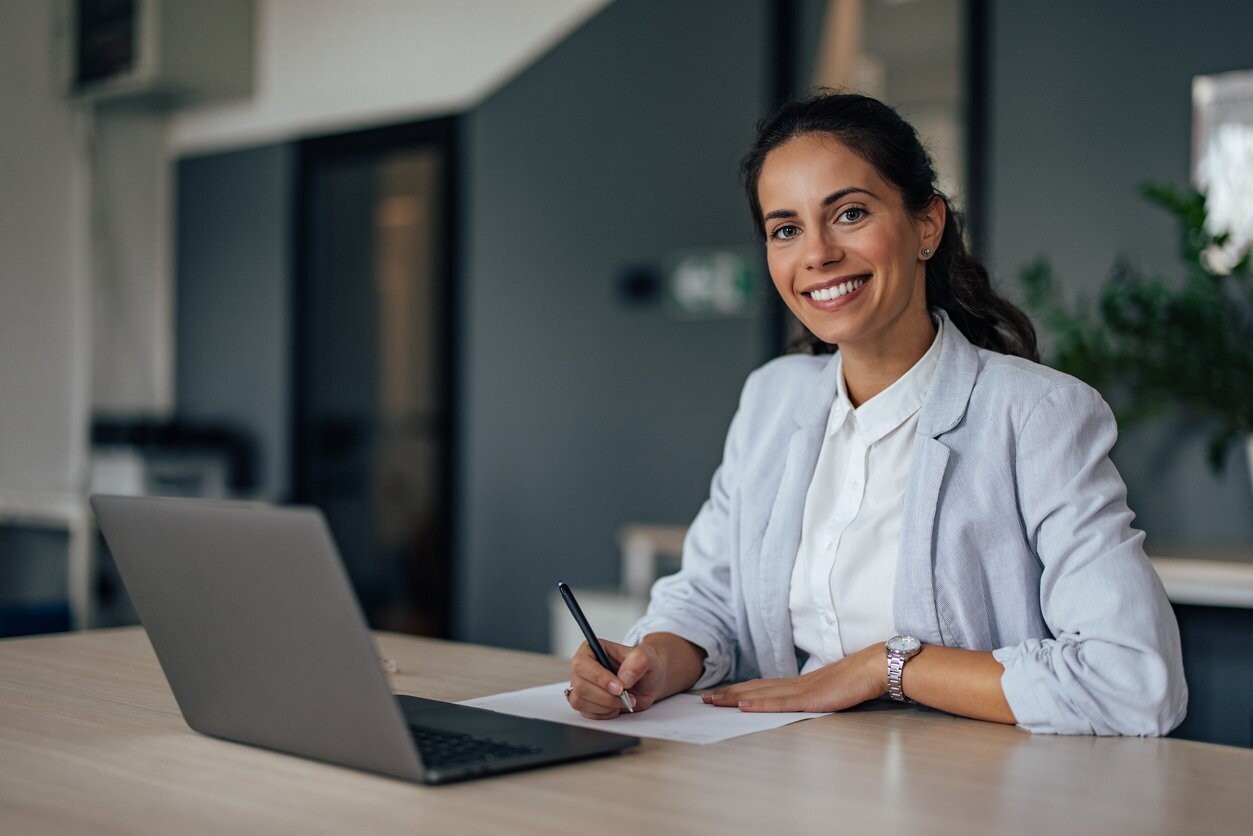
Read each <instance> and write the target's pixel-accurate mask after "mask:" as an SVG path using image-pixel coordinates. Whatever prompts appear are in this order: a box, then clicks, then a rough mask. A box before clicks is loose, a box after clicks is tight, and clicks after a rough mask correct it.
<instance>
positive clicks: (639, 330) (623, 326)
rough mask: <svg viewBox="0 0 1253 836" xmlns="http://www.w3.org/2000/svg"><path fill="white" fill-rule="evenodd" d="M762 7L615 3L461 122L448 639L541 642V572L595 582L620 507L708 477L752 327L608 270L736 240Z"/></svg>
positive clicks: (599, 582) (643, 512) (623, 516)
mask: <svg viewBox="0 0 1253 836" xmlns="http://www.w3.org/2000/svg"><path fill="white" fill-rule="evenodd" d="M769 5H770V4H769V3H766V2H757V0H735V2H723V1H722V0H701V2H694V1H693V2H684V3H654V2H648V1H647V0H630V1H628V0H619V2H617V3H614V4H612V5H611V6H609V7H608V8H607V9H606V10H605V11H603V12H601V13H600V14H599V15H598V16H596V17H595V18H594V19H592V20H591V21H590V22H588V23H587V24H586V25H585V26H584V27H583V28H581V29H580V30H579V31H577V32H576V33H574V35H573V36H572V37H570V38H569V39H568V40H566V41H564V42H563V43H561V44H560V45H559V46H557V47H556V48H555V49H554V50H553V51H552V52H550V53H549V54H548V55H546V56H545V57H544V58H543V59H541V60H540V61H539V62H538V63H536V64H535V65H534V66H532V67H531V68H530V69H528V70H527V71H526V72H525V73H523V74H522V75H521V76H519V77H518V78H516V79H515V80H513V81H512V82H510V83H509V84H508V85H507V86H505V87H504V88H503V89H501V90H500V91H499V92H497V93H496V94H494V95H493V96H492V97H491V98H489V99H488V100H487V101H486V102H484V103H483V104H482V105H481V106H480V107H478V108H476V109H475V110H473V111H472V112H471V113H470V115H469V117H468V119H467V133H468V139H467V145H466V157H465V160H464V169H465V178H466V179H465V191H464V196H465V199H466V201H467V205H466V212H465V224H464V227H465V241H464V248H463V249H464V252H465V254H466V259H467V260H466V262H465V264H464V276H465V279H464V283H463V286H462V287H461V288H459V290H458V293H459V295H460V298H461V310H462V320H461V323H460V327H461V334H462V353H461V368H460V380H461V381H462V386H463V391H462V397H461V418H462V421H461V424H460V431H461V438H460V450H461V456H460V462H459V465H460V466H459V470H458V474H459V478H460V479H461V484H460V490H459V492H458V496H457V499H458V504H459V508H460V513H459V517H458V531H459V548H458V558H459V565H458V567H457V576H456V582H457V603H458V607H457V612H458V613H459V616H460V618H459V621H458V625H457V627H458V637H459V638H464V639H469V640H472V641H479V642H487V643H490V644H496V645H505V646H512V647H523V648H531V649H545V648H546V646H547V624H546V619H547V609H546V606H547V601H548V595H549V593H550V591H551V590H552V588H553V585H554V584H555V582H556V580H557V579H558V578H565V579H566V580H568V581H569V582H570V583H571V584H572V585H573V586H574V587H575V589H576V590H577V589H578V588H580V587H588V586H601V587H604V586H612V585H615V584H616V583H617V581H618V565H619V563H618V555H617V548H616V544H615V542H614V532H615V530H616V529H617V527H618V526H619V525H621V524H623V523H626V522H631V521H645V522H663V523H687V522H689V521H690V518H691V517H692V516H693V515H694V514H695V513H696V511H697V510H698V508H699V506H700V503H701V502H702V501H703V499H704V498H705V496H707V494H708V484H709V478H710V476H711V475H712V472H713V470H714V468H715V466H716V465H717V463H718V460H719V458H720V455H721V445H722V440H723V434H724V432H725V430H726V427H727V424H728V422H729V421H730V418H731V415H732V413H733V411H734V408H735V404H736V400H737V397H738V393H739V388H740V385H741V384H742V382H743V379H744V376H745V375H746V373H747V372H748V371H749V370H750V369H752V368H753V367H754V366H756V365H758V364H759V363H760V362H761V361H762V360H763V358H764V357H765V356H766V353H767V349H766V347H765V345H764V339H765V334H766V329H765V326H764V325H763V323H762V320H761V319H760V318H746V319H738V320H715V321H680V320H676V319H672V318H670V317H668V316H666V315H665V314H664V313H663V312H662V310H661V309H660V308H658V307H646V308H639V309H636V308H632V307H631V306H629V305H625V304H623V303H622V302H621V301H620V299H619V296H618V288H617V283H618V280H619V278H620V276H621V275H622V273H623V271H624V270H625V269H626V268H627V267H628V266H630V265H634V264H652V263H659V262H660V261H661V260H662V259H664V258H665V257H666V256H667V255H668V254H670V253H672V252H673V251H675V250H677V249H680V248H685V247H715V246H727V245H744V244H748V245H751V244H752V232H751V228H750V226H749V223H748V220H747V211H746V210H745V208H744V202H743V198H742V197H741V195H740V192H739V187H738V184H737V173H736V170H737V161H738V159H739V157H740V155H741V154H742V153H743V151H744V150H745V149H746V146H747V144H748V142H749V140H750V139H751V133H752V126H753V123H754V121H755V119H756V118H757V117H758V116H759V115H760V111H761V109H762V108H763V107H764V106H765V104H766V101H767V99H766V97H767V89H766V82H767V67H766V53H765V50H766V47H767V39H768V37H769V31H770V29H769V26H768V22H767V15H768V7H769Z"/></svg>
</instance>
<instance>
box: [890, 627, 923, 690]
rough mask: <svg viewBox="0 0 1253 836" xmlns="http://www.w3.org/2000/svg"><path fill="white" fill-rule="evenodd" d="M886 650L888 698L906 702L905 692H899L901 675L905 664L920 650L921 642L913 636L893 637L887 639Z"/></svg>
mask: <svg viewBox="0 0 1253 836" xmlns="http://www.w3.org/2000/svg"><path fill="white" fill-rule="evenodd" d="M887 648H888V696H890V697H891V698H892V699H894V700H897V701H898V702H908V701H909V700H908V698H907V697H906V696H905V692H904V691H902V690H901V674H903V673H904V672H905V663H906V662H908V661H909V660H910V659H912V658H914V657H915V656H917V655H918V651H920V650H922V642H920V641H918V639H916V638H914V637H913V636H893V637H892V638H890V639H888V644H887Z"/></svg>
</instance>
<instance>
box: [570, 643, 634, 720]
mask: <svg viewBox="0 0 1253 836" xmlns="http://www.w3.org/2000/svg"><path fill="white" fill-rule="evenodd" d="M570 674H571V677H572V679H573V678H576V677H577V678H581V679H585V680H587V681H588V682H592V683H595V684H596V685H597V686H598V687H599V688H602V689H603V690H605V691H606V692H608V693H609V694H612V695H613V696H614V697H615V698H616V697H617V696H618V694H621V693H622V692H623V691H624V690H626V686H625V685H623V683H622V680H621V679H619V678H618V675H617V674H616V673H614V672H613V671H609V670H606V669H605V668H604V667H603V666H602V665H601V664H600V662H597V661H596V656H595V655H594V654H593V653H592V651H591V649H590V648H589V647H588V646H587V642H584V643H583V646H582V647H580V648H579V650H578V652H577V653H575V654H574V658H573V659H571V660H570ZM619 705H621V703H619Z"/></svg>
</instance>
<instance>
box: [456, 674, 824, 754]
mask: <svg viewBox="0 0 1253 836" xmlns="http://www.w3.org/2000/svg"><path fill="white" fill-rule="evenodd" d="M566 684H567V683H565V682H555V683H553V684H552V685H541V686H539V687H538V688H527V689H525V690H522V691H510V692H508V693H505V694H493V695H492V696H490V697H477V698H475V699H472V700H464V701H462V703H461V704H462V705H471V706H474V707H475V708H486V709H490V710H491V711H499V712H501V713H503V714H513V715H515V716H518V717H538V718H539V719H541V720H552V721H554V722H557V723H565V724H567V725H570V726H586V727H587V728H589V729H600V730H601V731H609V732H616V733H618V734H633V735H635V736H636V737H657V738H661V739H662V740H677V741H679V742H681V743H717V742H718V741H720V740H729V739H730V738H732V737H739V736H740V735H743V734H752V733H753V732H759V731H765V730H766V729H775V728H778V727H779V726H786V725H787V724H789V723H795V722H796V721H798V720H808V719H810V718H811V717H821V716H823V715H822V714H803V713H799V712H798V713H792V714H764V713H763V714H757V713H747V712H743V711H740V710H738V709H735V708H720V707H718V706H713V705H705V703H704V702H702V701H701V698H700V696H699V695H698V694H676V695H675V696H673V697H670V698H669V699H666V700H662V701H661V702H659V703H657V704H656V705H654V706H653V707H652V708H650V709H648V710H647V711H641V712H639V713H638V714H626V713H623V714H620V715H619V716H618V717H616V718H614V719H613V720H587V719H584V718H583V717H582V716H581V715H580V714H578V713H577V712H575V711H574V709H572V708H570V704H569V703H568V702H566V698H565V695H564V694H563V693H562V692H563V691H565V689H566Z"/></svg>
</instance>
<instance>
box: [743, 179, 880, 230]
mask: <svg viewBox="0 0 1253 836" xmlns="http://www.w3.org/2000/svg"><path fill="white" fill-rule="evenodd" d="M857 193H861V194H865V195H870V196H871V197H873V198H875V199H876V200H878V197H877V196H876V195H875V193H874V192H872V191H870V190H869V189H861V188H858V187H856V186H851V187H849V188H847V189H840V190H839V191H835V192H831V194H829V195H827V196H826V197H824V198H823V199H822V205H823V206H830V205H831V204H832V203H835V202H836V201H837V200H843V199H844V198H846V197H848V196H849V195H850V194H857ZM796 215H797V212H796V210H795V209H775V210H774V211H772V212H767V213H766V214H765V215H762V216H761V220H762V222H763V223H764V222H765V221H769V220H772V219H774V218H795V217H796Z"/></svg>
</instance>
